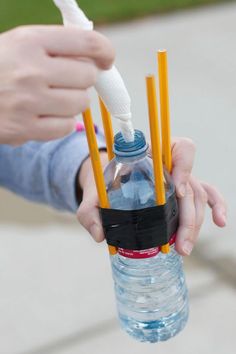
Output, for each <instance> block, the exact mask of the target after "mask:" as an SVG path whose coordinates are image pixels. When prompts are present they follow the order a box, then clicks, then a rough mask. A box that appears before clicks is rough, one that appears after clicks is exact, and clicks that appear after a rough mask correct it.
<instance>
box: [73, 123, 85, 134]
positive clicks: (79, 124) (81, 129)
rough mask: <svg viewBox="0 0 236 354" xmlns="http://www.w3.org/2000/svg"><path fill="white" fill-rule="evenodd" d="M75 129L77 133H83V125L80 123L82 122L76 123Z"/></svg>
mask: <svg viewBox="0 0 236 354" xmlns="http://www.w3.org/2000/svg"><path fill="white" fill-rule="evenodd" d="M75 129H76V131H77V132H83V131H85V127H84V123H82V122H77V123H76V127H75Z"/></svg>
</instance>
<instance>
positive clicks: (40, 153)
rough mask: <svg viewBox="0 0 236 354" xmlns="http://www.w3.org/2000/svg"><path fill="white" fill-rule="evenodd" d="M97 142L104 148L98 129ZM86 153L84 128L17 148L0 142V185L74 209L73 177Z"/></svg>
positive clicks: (22, 194)
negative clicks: (81, 130) (53, 138)
mask: <svg viewBox="0 0 236 354" xmlns="http://www.w3.org/2000/svg"><path fill="white" fill-rule="evenodd" d="M97 141H98V146H99V148H105V142H104V137H103V134H102V133H101V132H100V131H98V132H97ZM88 155H89V151H88V145H87V139H86V134H85V132H84V131H83V132H75V133H73V134H71V135H69V136H68V137H66V138H64V139H58V140H54V141H51V142H47V143H39V142H29V143H27V144H25V145H23V146H21V147H17V148H14V147H10V146H8V145H0V185H1V186H2V187H5V188H7V189H9V190H11V191H12V192H14V193H16V194H19V195H21V196H23V197H24V198H27V199H29V200H32V201H35V202H40V203H45V204H48V205H50V206H52V207H54V208H57V209H62V210H67V211H72V212H75V211H76V209H77V208H78V202H77V199H76V176H77V173H78V170H79V168H80V166H81V164H82V162H83V161H84V160H85V159H86V158H87V157H88Z"/></svg>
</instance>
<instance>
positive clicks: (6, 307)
mask: <svg viewBox="0 0 236 354" xmlns="http://www.w3.org/2000/svg"><path fill="white" fill-rule="evenodd" d="M79 3H80V5H81V7H82V8H83V9H84V10H85V11H86V13H87V14H88V16H89V17H90V18H91V19H92V20H94V22H95V25H96V28H97V29H98V30H99V31H101V32H103V33H104V34H105V35H107V36H108V37H109V38H110V39H111V41H112V42H113V44H114V47H115V49H116V53H117V59H116V63H117V66H118V68H119V69H120V71H121V73H122V76H123V78H124V80H125V82H126V84H127V87H128V90H129V92H130V95H131V98H132V111H133V117H134V124H135V127H136V128H139V129H141V130H143V131H144V132H145V133H146V134H147V136H148V128H147V126H148V124H147V122H148V116H147V105H146V93H145V80H144V77H145V75H146V74H147V73H156V70H157V69H156V59H155V55H156V50H158V49H160V48H163V47H164V48H166V49H167V50H168V53H169V81H170V101H171V121H172V133H173V135H175V136H188V137H191V138H192V139H193V140H194V141H195V143H196V145H197V156H196V163H195V167H194V174H195V175H196V176H197V177H198V178H200V179H202V180H206V181H208V182H209V183H212V184H214V185H215V186H217V187H218V188H219V189H220V190H221V191H222V193H223V195H224V196H225V198H226V200H227V203H228V207H229V217H228V225H227V227H226V228H225V229H223V230H220V229H217V227H216V226H214V224H213V223H212V220H211V214H210V211H208V212H207V214H206V221H205V224H204V227H203V228H202V230H201V235H200V239H199V242H198V244H197V246H196V248H195V250H194V252H193V254H192V255H191V257H189V258H188V259H185V270H186V276H187V281H188V287H189V292H190V307H191V313H190V318H189V322H188V325H187V327H186V329H185V330H184V331H183V332H182V333H181V334H179V335H178V336H177V337H176V338H173V339H172V340H170V341H168V342H167V343H161V344H155V345H153V344H152V345H148V344H139V343H136V342H134V341H133V340H132V339H130V338H129V337H128V336H127V335H126V334H124V333H123V332H122V331H121V330H120V328H119V325H118V323H117V319H116V309H115V302H114V295H113V283H112V279H111V272H110V264H109V257H108V255H107V251H106V246H105V244H99V245H97V244H95V243H94V242H93V241H92V240H91V238H90V236H89V235H88V234H87V232H86V231H84V230H83V229H82V228H81V227H80V225H79V224H78V223H77V221H76V219H75V217H74V216H73V215H67V214H63V213H58V212H56V211H53V210H51V209H50V208H48V207H45V206H40V205H34V204H32V203H30V202H27V201H25V200H23V199H20V198H18V197H17V196H15V195H13V194H11V193H9V192H7V191H4V190H0V288H1V290H0V353H1V354H54V353H58V354H60V353H62V354H77V353H80V354H85V353H86V354H88V353H93V352H97V353H103V354H108V353H109V354H110V352H111V351H112V352H113V354H118V353H121V352H122V353H123V354H128V353H129V354H130V353H136V354H138V353H143V352H144V351H145V353H148V354H149V353H150V354H151V353H162V354H170V353H175V354H200V353H201V354H209V353H216V354H222V353H223V352H224V353H227V354H234V353H235V350H236V349H235V348H236V338H235V330H234V328H235V317H236V301H235V300H236V272H235V270H236V258H235V256H236V240H235V238H234V235H235V233H236V222H235V217H234V215H235V210H236V201H235V199H236V198H235V172H236V171H235V163H234V154H235V151H236V139H235V128H236V123H235V122H236V120H235V117H236V103H235V92H236V64H235V63H236V41H235V33H236V2H235V1H228V2H226V1H214V0H208V1H206V0H195V1H194V0H145V1H143V2H141V1H134V0H129V1H125V0H119V1H116V0H113V1H109V0H93V1H86V0H81V1H79ZM131 20H132V21H131ZM34 23H48V24H49V23H61V18H60V15H59V13H58V11H57V9H56V8H55V7H54V5H53V3H52V1H50V0H41V1H32V0H21V1H19V0H0V31H5V30H7V29H10V28H12V27H14V26H17V25H21V24H34ZM92 110H93V113H94V119H95V121H96V122H98V123H99V122H100V115H99V111H98V105H97V98H96V96H95V94H94V93H92Z"/></svg>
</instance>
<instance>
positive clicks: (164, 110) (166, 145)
mask: <svg viewBox="0 0 236 354" xmlns="http://www.w3.org/2000/svg"><path fill="white" fill-rule="evenodd" d="M157 57H158V71H159V91H160V111H161V131H162V151H163V162H164V165H165V167H166V169H167V171H168V172H169V173H171V170H172V159H171V130H170V106H169V88H168V67H167V52H166V50H165V49H163V50H159V51H158V55H157Z"/></svg>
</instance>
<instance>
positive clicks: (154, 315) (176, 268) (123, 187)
mask: <svg viewBox="0 0 236 354" xmlns="http://www.w3.org/2000/svg"><path fill="white" fill-rule="evenodd" d="M147 148H148V146H147V144H146V141H145V137H144V135H143V133H142V132H140V131H137V130H136V131H135V140H134V142H131V143H126V142H125V141H124V139H123V138H122V135H121V134H120V133H118V134H117V135H116V136H115V142H114V152H115V155H116V156H115V158H114V159H113V160H112V161H111V162H110V163H109V164H108V166H107V167H106V169H105V181H106V186H107V192H108V198H109V201H110V206H111V208H113V209H122V210H135V209H142V208H146V207H152V206H155V205H156V202H155V191H154V177H153V164H152V159H151V158H150V157H149V156H148V155H147ZM165 191H166V198H168V197H169V196H170V195H172V193H174V186H173V184H172V183H171V178H170V176H169V175H168V174H167V173H166V172H165ZM111 264H112V273H113V279H114V283H115V284H114V285H115V294H116V301H117V308H118V314H119V319H120V323H121V326H122V328H123V329H124V330H125V331H126V332H127V333H129V334H130V335H131V336H133V337H134V338H136V339H137V340H139V341H141V342H151V343H155V342H159V341H165V340H167V339H169V338H170V337H173V336H175V335H176V334H177V333H178V332H179V331H180V330H181V329H182V328H183V327H184V326H185V324H186V322H187V319H188V292H187V288H186V283H185V277H184V273H183V268H182V258H181V256H180V255H179V254H178V253H177V252H176V251H175V249H174V245H172V246H171V251H170V253H169V254H163V253H161V252H160V249H159V248H152V249H149V250H145V251H142V252H139V251H128V250H124V249H118V253H117V254H115V255H112V256H111Z"/></svg>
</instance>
